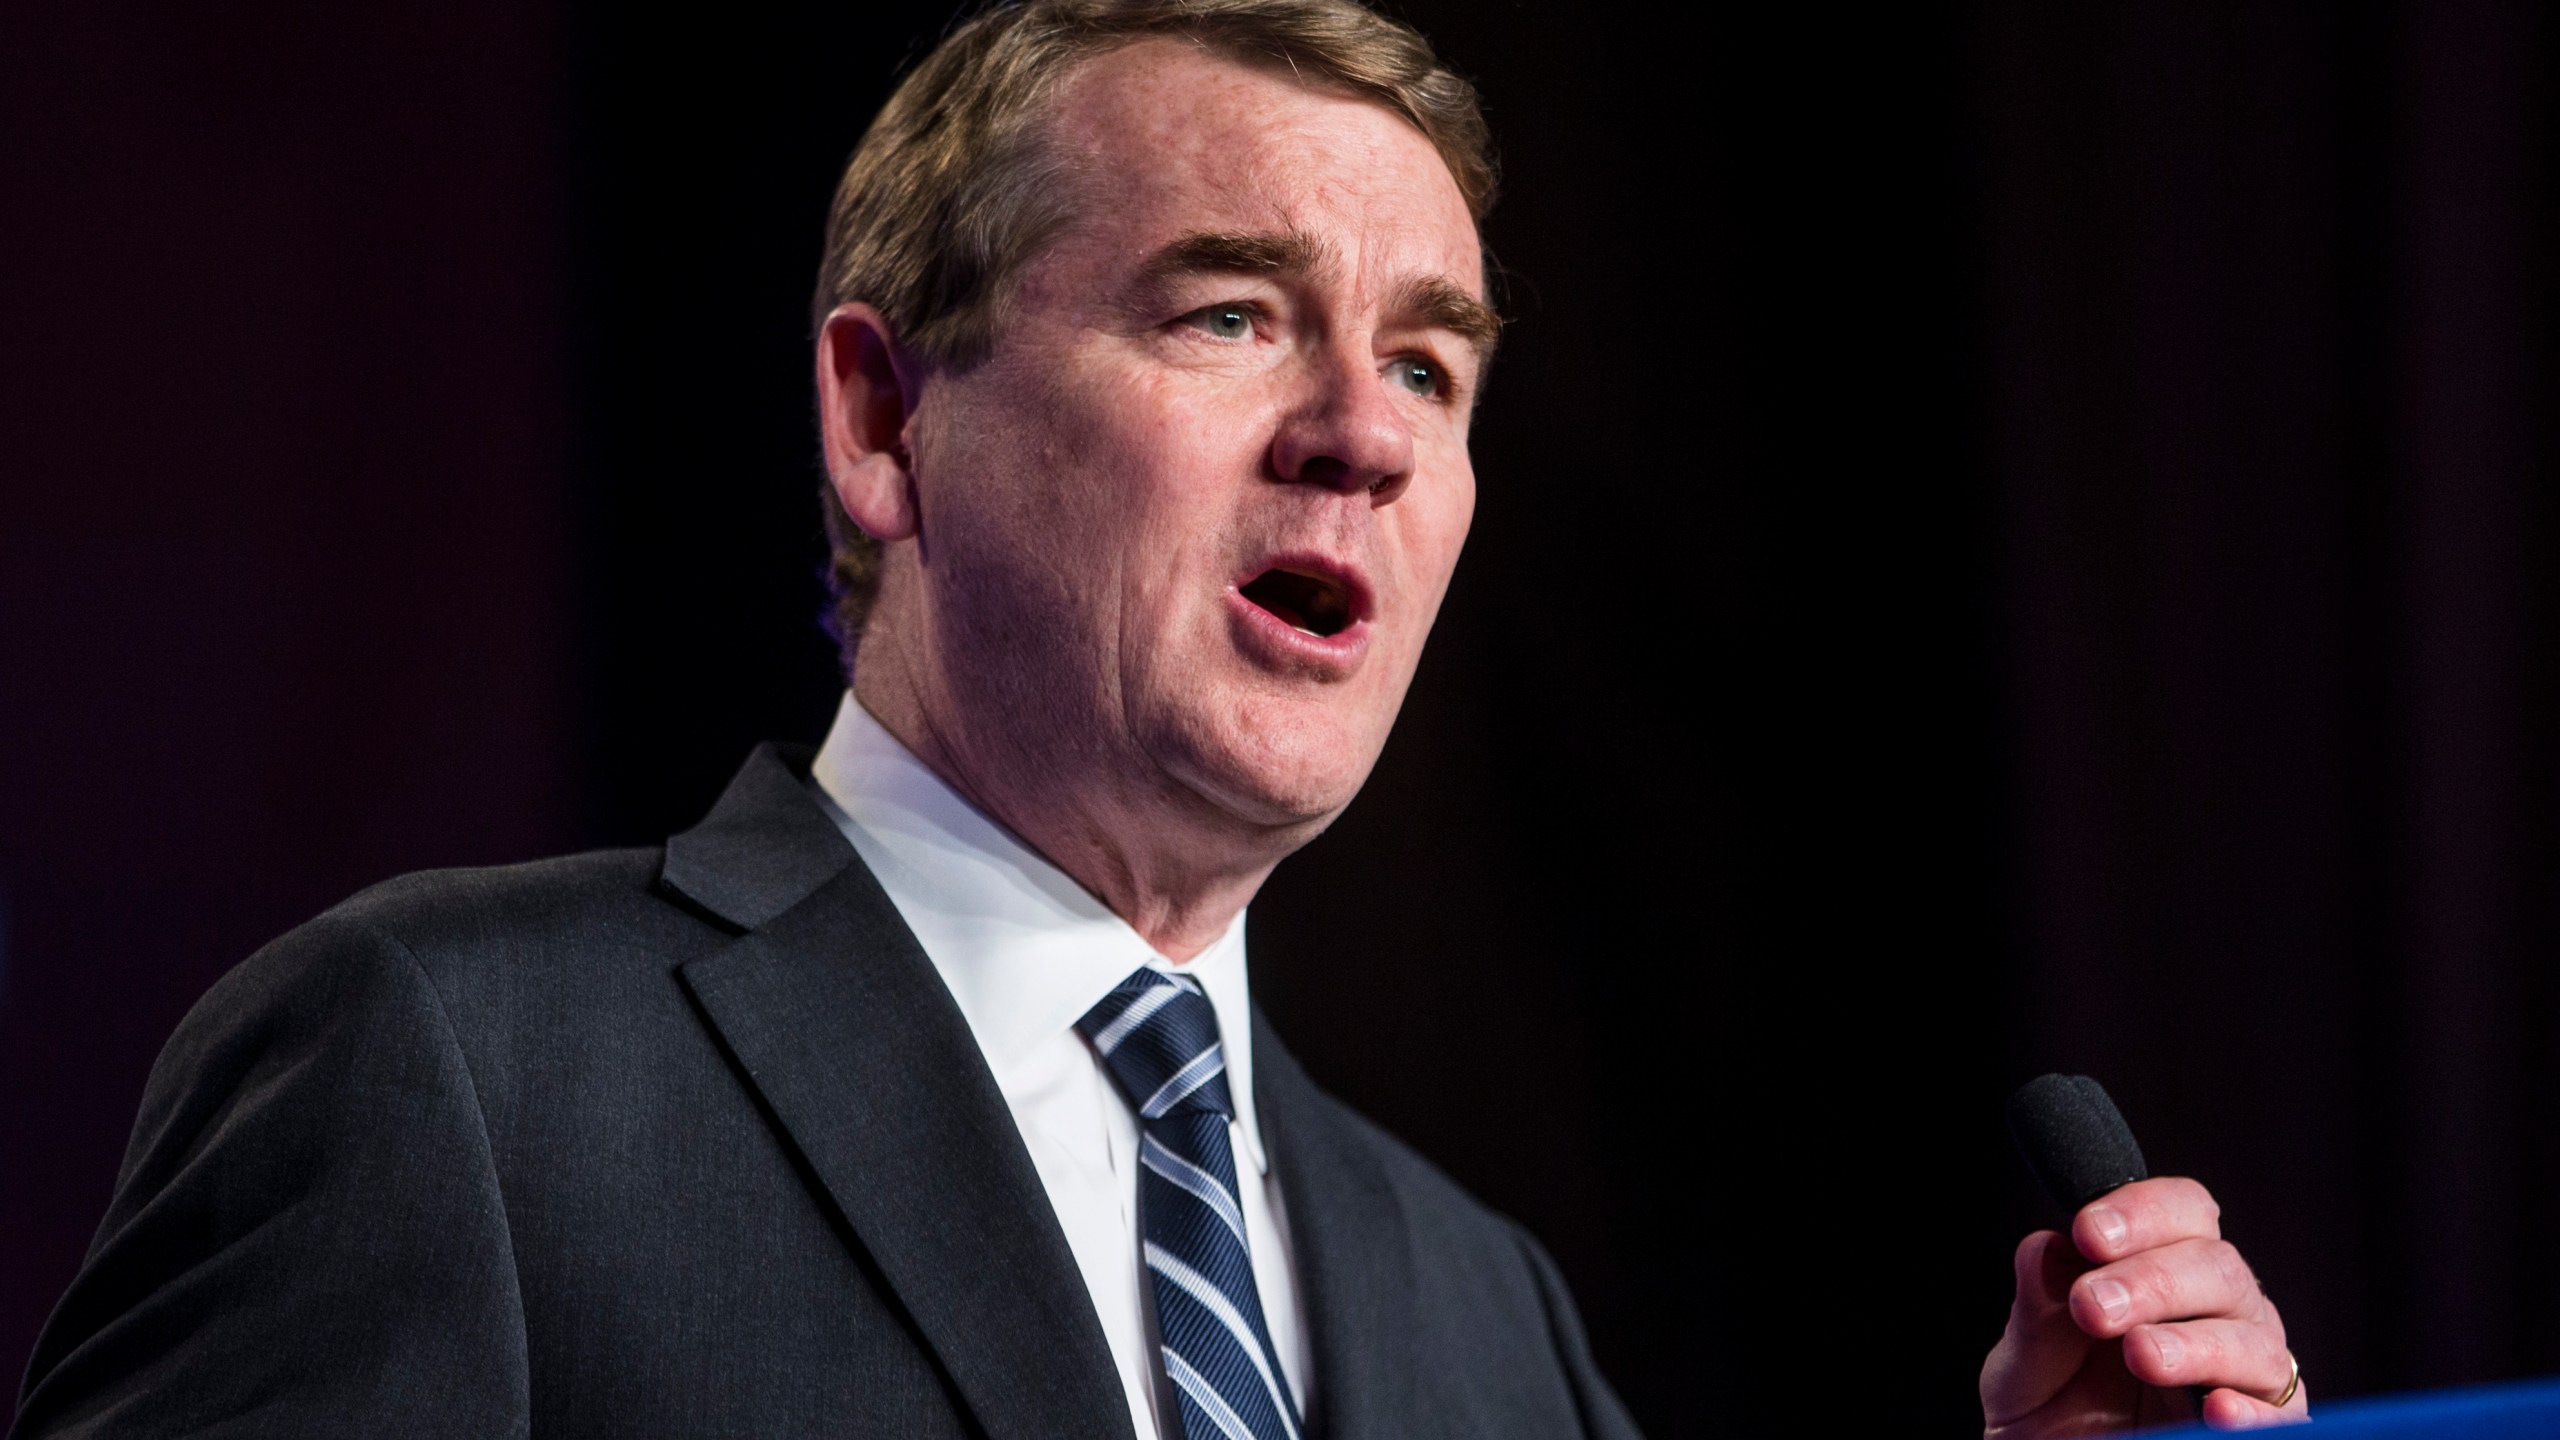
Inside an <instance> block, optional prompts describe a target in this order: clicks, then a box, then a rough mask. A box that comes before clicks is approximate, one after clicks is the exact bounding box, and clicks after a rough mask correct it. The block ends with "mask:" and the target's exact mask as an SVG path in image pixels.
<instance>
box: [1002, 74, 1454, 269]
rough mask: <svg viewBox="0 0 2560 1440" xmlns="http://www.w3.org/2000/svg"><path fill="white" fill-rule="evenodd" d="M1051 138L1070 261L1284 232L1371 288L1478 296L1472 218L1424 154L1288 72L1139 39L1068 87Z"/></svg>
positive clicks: (1435, 158)
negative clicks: (1438, 283)
mask: <svg viewBox="0 0 2560 1440" xmlns="http://www.w3.org/2000/svg"><path fill="white" fill-rule="evenodd" d="M1048 126H1049V130H1048V140H1049V143H1050V145H1051V146H1052V147H1054V153H1055V155H1056V157H1057V159H1058V160H1059V161H1060V162H1061V169H1062V171H1063V172H1064V173H1063V174H1062V176H1061V179H1062V180H1063V181H1064V182H1065V183H1067V184H1069V185H1070V186H1071V187H1072V190H1073V194H1074V199H1073V202H1072V210H1071V218H1070V219H1069V221H1068V222H1067V225H1066V226H1065V229H1064V232H1063V233H1062V234H1061V235H1060V236H1059V244H1060V246H1061V247H1071V248H1074V249H1077V250H1091V251H1099V252H1102V253H1103V254H1109V255H1119V256H1125V257H1129V258H1132V259H1134V258H1135V257H1137V256H1139V255H1143V254H1145V253H1148V252H1149V251H1151V250H1152V249H1153V248H1154V247H1156V246H1157V245H1160V244H1162V243H1164V242H1165V241H1166V240H1169V239H1171V238H1172V237H1175V236H1178V235H1182V234H1187V233H1195V232H1200V231H1233V232H1265V231H1267V232H1287V233H1294V234H1299V235H1304V236H1307V237H1309V238H1311V239H1312V240H1313V241H1314V242H1315V243H1316V244H1318V245H1319V246H1321V247H1323V248H1324V249H1325V250H1326V251H1327V252H1328V258H1329V259H1331V260H1332V261H1333V262H1334V264H1336V265H1337V266H1339V267H1341V272H1340V273H1341V274H1342V275H1343V276H1344V277H1345V278H1346V279H1349V280H1351V281H1352V282H1353V283H1355V284H1363V285H1364V288H1367V287H1370V286H1381V285H1388V284H1395V283H1402V282H1404V281H1406V280H1409V279H1410V278H1411V277H1412V276H1413V275H1415V274H1418V273H1429V274H1438V275H1445V276H1447V277H1448V278H1449V279H1451V280H1454V281H1456V282H1458V284H1459V285H1460V286H1461V287H1463V288H1464V289H1465V290H1467V291H1468V292H1469V293H1470V294H1474V295H1477V296H1479V297H1481V296H1482V294H1483V291H1484V279H1483V274H1484V266H1483V257H1482V253H1481V246H1480V242H1479V240H1478V237H1477V233H1476V227H1475V222H1474V219H1473V217H1472V216H1470V215H1469V214H1468V211H1467V204H1466V200H1465V197H1464V196H1463V195H1462V194H1461V193H1460V192H1459V190H1458V184H1457V181H1456V180H1455V179H1454V178H1453V177H1452V176H1451V175H1450V173H1449V168H1448V165H1447V164H1446V162H1444V161H1443V160H1442V159H1441V158H1440V153H1439V151H1438V150H1437V149H1436V148H1435V147H1434V146H1433V145H1432V143H1431V141H1430V139H1429V138H1428V137H1427V136H1425V135H1424V134H1423V133H1422V132H1421V131H1420V130H1418V129H1416V128H1415V127H1414V126H1413V125H1412V123H1411V122H1409V121H1407V120H1406V119H1405V118H1404V117H1402V116H1400V115H1398V114H1396V113H1395V112H1393V111H1391V110H1389V109H1387V108H1386V107H1385V106H1383V105H1380V104H1377V103H1376V102H1374V101H1372V100H1369V99H1367V98H1365V97H1362V96H1358V95H1354V94H1351V93H1349V92H1346V91H1340V90H1334V89H1329V88H1321V87H1318V86H1313V85H1308V84H1305V83H1302V82H1301V81H1300V80H1298V79H1295V78H1293V77H1292V76H1291V74H1290V72H1289V70H1288V69H1287V68H1286V67H1285V66H1269V67H1266V66H1263V65H1256V64H1247V63H1244V62H1242V61H1239V60H1235V59H1231V58H1228V57H1225V56H1223V55H1220V54H1218V53H1216V52H1214V51H1211V50H1208V49H1206V48H1203V47H1201V46H1198V45H1194V44H1190V43H1188V42H1183V41H1177V40H1168V39H1149V40H1142V41H1139V42H1136V43H1134V44H1130V45H1126V46H1123V47H1120V48H1119V49H1116V50H1112V51H1108V52H1105V53H1103V54H1101V55H1097V56H1095V57H1093V58H1091V59H1089V60H1086V61H1084V62H1083V63H1082V64H1080V65H1079V66H1078V67H1077V68H1076V69H1075V70H1074V71H1073V72H1071V73H1070V74H1069V75H1068V76H1067V77H1066V78H1065V80H1064V81H1063V82H1062V83H1061V85H1060V86H1059V89H1058V92H1057V94H1056V96H1055V98H1054V100H1053V102H1052V104H1051V106H1050V116H1049V120H1048ZM1096 258H1099V257H1098V256H1097V257H1096Z"/></svg>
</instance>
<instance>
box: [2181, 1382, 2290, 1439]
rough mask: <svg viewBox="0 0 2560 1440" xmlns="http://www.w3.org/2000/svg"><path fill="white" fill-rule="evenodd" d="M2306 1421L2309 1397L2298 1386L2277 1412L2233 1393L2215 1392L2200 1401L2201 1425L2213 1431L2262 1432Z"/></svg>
mask: <svg viewBox="0 0 2560 1440" xmlns="http://www.w3.org/2000/svg"><path fill="white" fill-rule="evenodd" d="M2310 1418H2311V1396H2310V1394H2309V1393H2308V1392H2307V1391H2306V1390H2305V1389H2303V1388H2302V1387H2299V1386H2297V1387H2296V1388H2295V1389H2294V1392H2293V1398H2292V1399H2290V1400H2287V1401H2286V1402H2285V1404H2284V1408H2283V1409H2281V1410H2279V1409H2277V1408H2276V1407H2275V1406H2273V1405H2270V1404H2268V1403H2267V1402H2266V1401H2264V1400H2261V1399H2259V1398H2258V1397H2257V1396H2255V1395H2243V1394H2241V1393H2240V1392H2239V1391H2237V1390H2216V1391H2214V1392H2213V1393H2212V1394H2210V1395H2207V1396H2205V1397H2204V1412H2203V1419H2204V1423H2205V1425H2206V1426H2207V1428H2209V1429H2214V1430H2262V1429H2265V1428H2266V1427H2267V1426H2270V1425H2299V1424H2301V1423H2303V1422H2304V1421H2306V1420H2309V1419H2310Z"/></svg>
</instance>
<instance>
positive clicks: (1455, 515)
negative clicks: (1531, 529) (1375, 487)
mask: <svg viewBox="0 0 2560 1440" xmlns="http://www.w3.org/2000/svg"><path fill="white" fill-rule="evenodd" d="M1408 501H1409V503H1410V502H1419V503H1413V504H1412V509H1411V513H1410V514H1408V515H1406V516H1404V517H1401V518H1402V519H1403V520H1404V524H1403V526H1402V527H1401V529H1400V530H1399V532H1398V534H1397V537H1396V542H1397V545H1398V548H1399V549H1401V550H1402V551H1403V555H1402V556H1401V561H1402V564H1403V566H1404V572H1405V576H1406V578H1407V580H1408V582H1409V583H1410V584H1411V585H1412V587H1413V593H1414V594H1415V595H1416V596H1417V597H1419V598H1421V599H1424V600H1425V601H1427V602H1428V604H1429V607H1430V610H1431V612H1432V613H1433V614H1437V613H1438V611H1439V607H1440V599H1441V597H1442V596H1444V595H1446V594H1447V593H1448V591H1449V577H1450V576H1451V575H1453V574H1455V573H1456V571H1457V568H1458V553H1459V552H1460V551H1461V550H1463V549H1465V548H1466V543H1467V530H1468V527H1469V526H1470V525H1472V524H1473V523H1474V520H1475V510H1476V481H1475V472H1474V471H1473V470H1472V469H1470V468H1469V467H1468V466H1467V464H1466V462H1465V460H1464V458H1463V456H1462V457H1461V458H1460V459H1459V461H1458V462H1457V464H1456V465H1455V467H1454V473H1451V474H1450V475H1449V478H1448V479H1447V481H1446V482H1445V483H1443V484H1440V485H1438V486H1434V487H1433V488H1432V489H1431V491H1430V492H1429V493H1428V494H1423V495H1414V496H1410V497H1408ZM1399 508H1403V507H1399ZM1419 638H1420V637H1419V636H1417V637H1416V639H1417V640H1419Z"/></svg>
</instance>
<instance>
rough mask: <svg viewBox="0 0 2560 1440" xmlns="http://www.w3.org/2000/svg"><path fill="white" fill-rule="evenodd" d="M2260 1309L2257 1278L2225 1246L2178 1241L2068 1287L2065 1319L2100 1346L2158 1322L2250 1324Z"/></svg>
mask: <svg viewBox="0 0 2560 1440" xmlns="http://www.w3.org/2000/svg"><path fill="white" fill-rule="evenodd" d="M2266 1309H2267V1304H2266V1296H2265V1295H2264V1294H2262V1293H2260V1292H2259V1289H2258V1277H2257V1276H2255V1275H2253V1274H2251V1273H2250V1272H2249V1262H2248V1261H2246V1260H2243V1259H2241V1258H2240V1252H2239V1251H2238V1250H2237V1249H2235V1248H2234V1247H2233V1246H2232V1244H2231V1242H2229V1241H2227V1240H2181V1241H2179V1242H2177V1243H2176V1244H2174V1245H2163V1246H2161V1247H2160V1248H2158V1249H2156V1250H2145V1251H2143V1252H2142V1253H2141V1254H2139V1255H2135V1256H2133V1257H2131V1258H2129V1259H2124V1260H2119V1261H2117V1262H2116V1263H2114V1264H2112V1265H2102V1266H2100V1267H2099V1268H2097V1269H2095V1270H2092V1271H2090V1272H2089V1273H2088V1274H2086V1275H2083V1276H2081V1277H2080V1278H2079V1279H2078V1280H2075V1281H2073V1282H2072V1284H2071V1318H2072V1319H2073V1320H2074V1321H2075V1322H2077V1323H2078V1324H2079V1326H2080V1328H2081V1329H2083V1330H2086V1331H2088V1332H2089V1333H2090V1334H2092V1335H2095V1336H2097V1337H2098V1338H2099V1339H2101V1340H2111V1339H2114V1338H2115V1337H2116V1336H2119V1335H2122V1334H2123V1333H2124V1332H2125V1331H2127V1330H2130V1329H2132V1328H2133V1327H2134V1326H2136V1325H2149V1324H2156V1323H2158V1322H2160V1321H2164V1320H2196V1319H2204V1318H2210V1317H2229V1318H2232V1319H2239V1320H2255V1319H2257V1318H2259V1316H2260V1315H2261V1314H2263V1313H2264V1312H2265V1310H2266Z"/></svg>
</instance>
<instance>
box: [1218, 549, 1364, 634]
mask: <svg viewBox="0 0 2560 1440" xmlns="http://www.w3.org/2000/svg"><path fill="white" fill-rule="evenodd" d="M1239 592H1240V593H1241V594H1242V595H1243V596H1244V598H1246V599H1247V600H1250V601H1252V602H1253V603H1254V604H1256V605H1259V606H1261V607H1262V608H1263V609H1265V610H1268V611H1270V612H1271V613H1272V614H1274V615H1277V616H1279V617H1280V618H1281V620H1282V621H1284V622H1286V623H1287V624H1288V625H1289V626H1290V627H1291V628H1293V629H1296V630H1299V631H1301V632H1303V633H1305V634H1308V635H1314V636H1317V637H1319V638H1322V639H1331V638H1332V637H1334V636H1336V635H1339V634H1341V633H1342V632H1343V631H1345V630H1348V629H1350V628H1351V622H1352V621H1353V620H1354V619H1355V618H1357V617H1355V616H1354V615H1353V614H1352V613H1351V589H1350V587H1349V586H1347V585H1345V584H1343V583H1342V582H1341V581H1340V580H1337V579H1335V578H1333V577H1332V576H1329V575H1320V574H1315V573H1313V572H1310V571H1306V570H1292V569H1289V568H1287V567H1285V566H1278V565H1275V566H1273V567H1272V568H1270V569H1268V570H1265V571H1263V572H1262V573H1261V574H1259V575H1256V576H1254V577H1253V578H1252V579H1251V580H1249V581H1247V582H1245V584H1244V585H1242V586H1241V587H1239Z"/></svg>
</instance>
